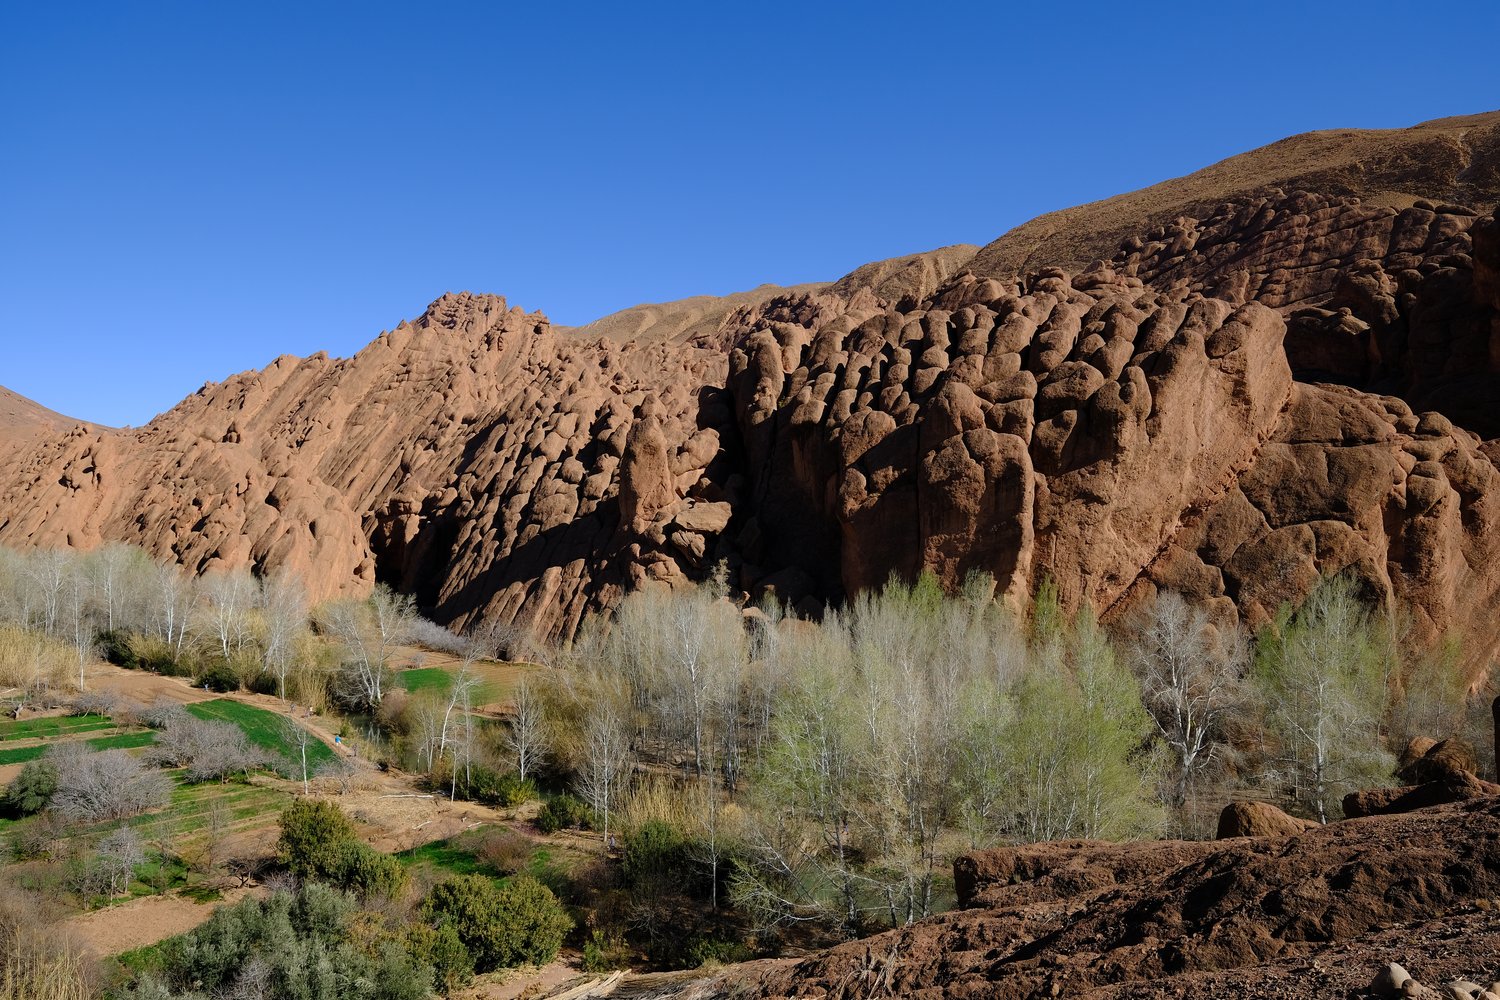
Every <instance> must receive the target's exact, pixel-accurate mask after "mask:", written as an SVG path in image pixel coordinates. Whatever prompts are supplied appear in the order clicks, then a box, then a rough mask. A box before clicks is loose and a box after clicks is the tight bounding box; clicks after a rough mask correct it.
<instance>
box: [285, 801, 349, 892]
mask: <svg viewBox="0 0 1500 1000" xmlns="http://www.w3.org/2000/svg"><path fill="white" fill-rule="evenodd" d="M352 840H354V824H353V823H351V822H350V821H349V817H348V816H345V815H344V811H343V810H342V809H340V808H339V807H338V806H336V805H334V804H333V803H332V802H320V801H317V800H315V799H298V800H297V801H296V802H293V803H292V804H291V805H289V806H287V807H286V809H284V810H283V811H282V813H281V839H280V840H279V841H277V842H276V856H277V857H278V858H279V859H280V860H281V863H282V864H284V865H286V866H287V867H288V868H289V869H291V871H292V874H294V875H300V876H302V877H303V878H319V877H326V876H327V875H328V874H329V873H330V872H334V871H337V870H338V867H339V864H340V862H341V860H342V852H343V848H344V844H345V843H347V842H349V841H352Z"/></svg>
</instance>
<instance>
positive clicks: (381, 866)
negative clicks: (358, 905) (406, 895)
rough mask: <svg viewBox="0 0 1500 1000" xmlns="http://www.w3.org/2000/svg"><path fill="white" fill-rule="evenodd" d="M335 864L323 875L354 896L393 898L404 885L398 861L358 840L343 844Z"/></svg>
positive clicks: (404, 879)
mask: <svg viewBox="0 0 1500 1000" xmlns="http://www.w3.org/2000/svg"><path fill="white" fill-rule="evenodd" d="M336 863H337V868H336V869H335V870H334V871H330V872H325V873H324V874H325V875H327V876H328V877H329V878H331V879H333V881H334V882H335V883H336V884H337V885H339V886H341V887H342V888H344V889H346V890H348V891H350V892H352V893H354V894H355V895H357V896H361V897H364V898H367V899H368V898H370V897H372V896H384V897H386V898H388V899H389V898H394V897H395V896H396V895H398V894H399V893H400V892H401V890H402V889H403V888H405V886H406V879H407V872H406V868H405V866H404V865H402V864H401V862H400V861H398V860H396V858H394V857H392V856H391V855H389V854H381V853H380V852H379V851H377V850H375V848H373V847H371V846H370V845H369V844H365V843H361V842H360V841H358V840H346V841H345V842H344V845H343V847H342V848H341V849H340V851H339V856H338V861H337V862H336Z"/></svg>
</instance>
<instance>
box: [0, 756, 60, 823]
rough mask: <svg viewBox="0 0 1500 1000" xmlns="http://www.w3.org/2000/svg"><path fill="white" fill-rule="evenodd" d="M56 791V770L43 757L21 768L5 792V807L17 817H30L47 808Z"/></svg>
mask: <svg viewBox="0 0 1500 1000" xmlns="http://www.w3.org/2000/svg"><path fill="white" fill-rule="evenodd" d="M56 791H57V768H56V766H54V765H53V763H52V762H51V761H50V760H47V759H46V758H45V757H43V758H42V759H40V760H33V761H31V762H30V763H28V764H27V765H26V766H25V767H23V768H21V773H20V774H18V775H16V777H15V779H14V780H12V781H11V783H10V787H8V788H7V789H6V790H5V806H6V808H7V809H9V810H10V811H11V812H12V813H14V814H15V815H17V816H31V815H34V814H35V813H39V812H41V811H42V810H43V809H45V808H47V805H48V803H50V802H51V801H52V796H53V794H54V793H55V792H56Z"/></svg>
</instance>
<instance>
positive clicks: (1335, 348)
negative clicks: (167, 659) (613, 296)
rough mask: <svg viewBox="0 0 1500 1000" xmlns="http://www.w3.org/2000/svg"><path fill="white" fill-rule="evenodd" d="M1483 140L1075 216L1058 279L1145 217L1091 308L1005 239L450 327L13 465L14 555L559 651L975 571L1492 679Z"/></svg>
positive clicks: (491, 301)
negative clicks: (144, 571) (23, 548)
mask: <svg viewBox="0 0 1500 1000" xmlns="http://www.w3.org/2000/svg"><path fill="white" fill-rule="evenodd" d="M1497 136H1500V131H1497V125H1496V122H1495V121H1494V120H1492V119H1491V118H1487V117H1486V118H1478V119H1466V120H1462V121H1453V122H1447V123H1431V124H1429V125H1427V126H1422V127H1420V128H1418V129H1415V130H1410V134H1407V133H1404V132H1403V133H1400V134H1394V133H1381V134H1378V135H1372V136H1369V137H1365V138H1364V139H1361V138H1358V137H1355V138H1349V137H1344V138H1342V139H1340V141H1339V144H1338V148H1337V149H1334V148H1333V147H1331V146H1330V145H1329V142H1328V141H1326V140H1327V137H1326V136H1314V137H1310V138H1308V139H1307V141H1305V142H1294V143H1291V144H1290V145H1283V144H1278V146H1277V147H1270V148H1269V149H1268V150H1262V151H1257V152H1256V153H1254V154H1247V156H1248V159H1246V160H1244V162H1242V163H1240V164H1239V166H1237V167H1235V168H1234V169H1228V168H1227V167H1226V166H1225V165H1222V164H1221V165H1219V166H1217V167H1214V168H1210V169H1209V170H1207V171H1204V172H1203V173H1202V174H1201V175H1194V177H1192V178H1185V179H1183V180H1181V181H1175V182H1171V183H1170V184H1168V185H1164V186H1160V187H1159V188H1156V189H1150V191H1148V192H1144V193H1142V198H1134V199H1133V198H1132V197H1126V198H1124V199H1123V200H1119V199H1117V200H1112V201H1111V202H1108V203H1102V205H1103V206H1104V207H1101V206H1086V207H1085V209H1080V210H1077V212H1076V213H1075V214H1074V216H1069V217H1068V218H1070V219H1072V220H1073V221H1072V222H1069V223H1068V225H1072V226H1074V229H1073V230H1070V231H1069V233H1071V235H1070V234H1069V233H1064V232H1063V230H1061V229H1056V230H1055V231H1054V232H1053V236H1048V237H1047V238H1046V239H1044V240H1042V241H1041V242H1040V243H1037V244H1036V246H1037V247H1046V246H1051V247H1053V248H1054V249H1055V251H1056V254H1057V259H1059V260H1070V259H1071V257H1070V255H1071V254H1072V253H1073V250H1076V249H1077V248H1079V247H1083V246H1085V245H1087V246H1089V247H1092V246H1094V245H1095V243H1097V241H1098V240H1099V239H1100V238H1102V237H1101V236H1100V234H1101V233H1106V232H1107V231H1108V227H1107V226H1104V227H1103V228H1100V227H1099V226H1096V225H1095V223H1096V222H1098V221H1099V220H1100V219H1104V218H1106V216H1107V217H1108V219H1112V220H1115V222H1119V221H1120V220H1122V219H1124V218H1126V217H1127V216H1129V215H1130V212H1129V211H1126V210H1125V208H1122V206H1125V207H1126V208H1128V206H1131V205H1134V206H1136V208H1135V209H1132V210H1131V211H1135V215H1134V216H1133V217H1134V218H1135V220H1136V221H1135V230H1134V232H1135V233H1136V234H1137V235H1136V236H1135V237H1133V238H1127V239H1126V240H1125V243H1124V246H1123V247H1122V248H1121V249H1120V250H1119V252H1118V254H1116V255H1115V257H1114V259H1113V260H1112V262H1111V263H1110V264H1108V265H1104V264H1100V265H1099V266H1096V267H1092V268H1089V269H1087V270H1085V271H1083V272H1082V273H1067V272H1064V271H1061V270H1056V269H1052V268H1047V269H1043V270H1040V271H1036V272H1035V273H1031V274H1027V275H1025V276H1022V277H1016V276H1014V275H1013V274H1012V273H1010V272H1008V271H1006V270H1005V268H1004V267H1003V266H1002V264H1003V262H1004V261H1005V260H1010V259H1011V258H1012V257H1013V256H1014V254H1012V253H1011V250H1007V249H1005V248H1006V247H1010V248H1012V249H1014V248H1015V247H1016V246H1019V244H1018V243H1017V240H1018V239H1020V236H1018V235H1017V233H1013V234H1010V235H1008V236H1007V237H1005V238H1003V239H1002V240H1000V241H997V243H996V244H992V245H991V246H990V247H988V248H986V249H985V251H983V252H981V253H980V254H979V255H978V256H977V257H974V258H973V259H970V250H969V248H964V247H954V248H946V249H945V250H942V251H934V252H933V253H931V254H927V255H918V256H916V257H914V258H903V259H901V260H898V261H893V262H883V263H881V264H877V265H868V266H867V267H865V268H861V269H859V270H858V271H856V272H854V273H853V274H851V275H849V276H848V277H846V278H845V279H843V280H842V281H840V282H838V283H836V284H834V285H831V286H815V287H805V288H802V289H800V290H797V289H789V290H784V291H779V290H770V289H758V290H756V291H754V292H751V293H745V294H744V295H742V296H739V297H731V298H730V299H728V300H706V299H700V300H689V301H688V302H685V303H675V304H667V305H664V306H652V307H640V308H638V309H636V310H629V311H627V313H625V314H621V315H620V316H618V317H615V318H611V319H608V320H605V321H600V323H598V324H592V325H591V327H589V328H584V329H583V330H580V331H560V330H557V329H554V328H552V327H551V326H550V324H549V323H548V322H547V320H546V319H545V318H544V317H542V316H541V315H539V314H527V313H523V312H522V311H521V310H519V309H513V308H510V307H509V306H507V304H506V303H505V302H504V300H503V299H499V298H495V297H492V296H473V295H469V294H467V293H466V294H463V295H450V296H444V297H443V298H441V299H439V300H438V301H437V302H435V303H433V305H432V306H431V307H430V308H429V309H428V310H427V312H426V313H425V314H424V315H423V316H422V317H421V318H420V319H418V320H417V321H416V322H415V323H403V324H402V325H400V326H399V327H397V328H396V329H395V330H393V331H391V332H389V333H386V334H382V335H381V336H380V338H378V339H377V340H376V341H375V342H374V343H372V344H371V345H370V346H369V347H367V348H366V349H365V350H363V351H361V352H360V353H359V354H358V355H356V356H355V357H353V358H351V359H348V360H333V359H330V358H327V357H325V356H322V355H319V356H315V357H312V358H308V359H305V360H298V359H294V358H282V359H279V360H278V361H276V362H275V363H273V364H272V365H271V366H270V367H268V368H266V369H265V370H263V371H260V372H253V373H246V374H244V375H240V376H236V377H235V378H232V379H230V380H228V381H226V382H224V383H222V384H218V385H210V386H205V387H204V389H203V390H201V391H200V392H199V393H198V394H197V395H195V396H193V397H191V398H189V399H188V400H186V401H184V402H183V403H182V404H181V405H179V406H178V407H176V408H175V409H173V410H172V411H170V412H169V413H167V414H164V415H163V416H162V417H160V418H158V419H157V420H156V421H153V422H152V424H151V425H150V426H148V427H146V428H144V429H140V430H122V431H107V430H101V429H98V428H79V429H73V430H57V429H53V430H44V431H42V432H40V433H37V434H35V435H28V436H26V437H25V438H20V437H13V438H12V441H13V442H14V443H13V444H12V445H11V446H10V447H9V448H8V449H3V448H0V543H3V544H60V543H67V544H72V545H78V546H91V545H95V544H98V543H99V542H101V541H103V540H105V539H120V540H125V541H132V542H136V543H139V544H142V545H144V546H145V547H146V548H147V549H149V550H150V551H152V552H153V553H154V554H156V555H157V556H159V557H163V558H174V559H177V560H179V561H181V562H182V563H184V564H185V565H188V566H190V567H192V568H194V569H196V570H207V569H210V568H212V567H215V566H219V565H248V566H251V567H253V568H256V569H271V568H275V567H280V566H287V567H290V568H293V569H296V570H299V571H301V572H302V573H303V574H304V575H306V576H307V577H308V579H309V582H310V584H311V586H312V589H313V591H314V592H315V593H317V594H319V595H327V594H333V593H339V592H345V591H351V590H359V589H361V588H367V587H369V586H370V585H371V584H372V583H373V582H374V581H375V580H377V579H380V580H385V581H388V582H390V583H392V584H393V585H395V586H397V587H400V588H402V589H405V590H407V591H410V592H412V593H414V594H416V595H417V597H418V599H419V601H420V603H421V604H422V605H423V606H424V608H426V609H427V610H428V611H429V612H430V613H431V614H433V615H434V616H435V617H437V618H438V619H439V620H442V621H445V622H457V623H464V622H467V621H470V620H473V619H476V618H480V617H483V618H489V619H497V620H502V621H510V620H514V619H518V618H519V619H526V620H529V621H531V622H533V623H534V624H535V625H536V627H537V628H538V630H539V631H541V632H543V633H545V634H549V635H554V636H555V635H566V634H569V633H571V632H572V631H573V630H574V629H575V628H576V627H577V624H578V622H579V621H580V620H581V618H582V616H583V615H584V614H585V613H586V612H588V611H589V610H598V609H607V608H609V607H611V606H613V605H614V604H615V603H616V602H617V601H618V599H619V597H620V595H621V594H622V593H623V592H624V590H625V589H626V588H628V587H631V586H635V585H638V584H640V583H642V582H644V581H646V580H662V581H666V582H677V581H681V580H685V579H689V578H693V577H699V576H703V575H705V574H707V573H708V572H710V570H711V569H712V567H713V566H714V565H716V564H717V563H720V562H723V563H725V564H726V565H727V567H728V569H729V571H730V574H731V579H732V581H733V582H735V583H737V584H738V585H739V586H741V587H742V588H743V589H744V590H746V591H748V592H750V593H752V594H759V593H761V592H774V593H775V594H777V595H778V596H779V597H781V598H784V599H786V600H788V601H790V602H792V603H794V604H796V605H797V606H798V607H799V609H800V610H802V611H804V612H814V611H816V610H817V608H818V607H819V606H820V605H821V603H822V602H824V601H828V600H838V599H840V598H841V597H842V596H844V595H845V594H847V593H849V592H850V591H853V590H857V589H859V588H863V587H869V586H874V585H878V584H879V583H881V582H883V581H884V580H885V579H886V577H887V576H888V575H889V574H891V573H892V572H896V573H902V574H906V575H911V574H914V573H916V572H918V571H920V570H923V569H931V570H934V571H935V572H937V573H938V574H939V575H940V576H941V577H942V578H943V579H944V580H945V581H947V582H949V583H957V582H958V581H959V580H960V579H961V578H962V577H963V576H964V575H965V574H966V573H968V572H970V571H972V570H983V571H986V572H989V573H992V574H993V575H994V576H995V577H996V578H997V579H998V580H999V581H1000V583H1001V585H1002V588H1003V590H1004V591H1005V592H1006V593H1008V594H1009V595H1010V596H1011V597H1012V598H1014V599H1016V600H1021V599H1023V598H1024V596H1025V595H1026V594H1028V593H1029V592H1030V591H1031V590H1032V589H1033V588H1034V587H1035V586H1036V585H1037V583H1038V582H1039V581H1040V580H1041V579H1042V578H1043V577H1044V576H1050V577H1052V578H1054V579H1055V580H1056V581H1057V583H1058V586H1059V589H1060V591H1061V594H1062V597H1063V599H1064V601H1065V602H1066V603H1067V604H1068V605H1069V606H1079V605H1082V604H1084V603H1089V604H1092V605H1093V606H1094V607H1095V608H1097V609H1099V610H1100V611H1102V612H1105V613H1115V614H1119V613H1123V612H1124V611H1125V610H1126V609H1128V608H1129V607H1130V605H1131V604H1132V602H1134V601H1137V600H1140V599H1141V598H1143V597H1145V596H1147V595H1149V594H1150V593H1151V592H1152V591H1153V590H1154V589H1157V588H1163V587H1170V588H1173V589H1179V590H1182V591H1185V592H1187V593H1188V594H1190V595H1192V596H1194V597H1196V598H1198V599H1200V600H1204V601H1209V602H1214V603H1215V604H1217V606H1218V607H1219V609H1220V610H1221V612H1222V613H1223V614H1226V615H1227V614H1231V613H1234V612H1235V611H1236V610H1237V611H1238V613H1239V614H1241V615H1242V616H1243V617H1244V618H1245V619H1246V620H1248V621H1249V622H1251V623H1258V622H1260V621H1262V620H1264V619H1265V618H1266V616H1267V615H1269V614H1270V613H1271V612H1272V611H1273V610H1274V609H1275V608H1276V607H1277V606H1279V605H1280V604H1281V603H1282V602H1284V601H1287V600H1296V599H1297V598H1299V597H1300V596H1302V594H1304V593H1305V592H1306V591H1307V589H1308V588H1310V587H1311V586H1312V584H1313V583H1314V581H1316V579H1317V578H1318V577H1319V575H1320V574H1327V573H1331V572H1337V571H1342V570H1352V571H1353V572H1355V573H1356V574H1358V575H1359V576H1360V577H1361V578H1362V579H1363V580H1364V581H1365V583H1366V585H1367V588H1368V590H1369V591H1370V593H1371V594H1373V595H1375V596H1378V597H1384V598H1388V599H1401V600H1403V601H1406V602H1408V603H1409V604H1410V605H1411V606H1412V607H1413V608H1414V609H1415V610H1416V617H1417V624H1418V626H1419V627H1420V628H1424V629H1426V630H1427V632H1428V634H1429V635H1435V634H1436V633H1437V632H1438V631H1439V630H1442V629H1444V628H1447V627H1449V626H1451V625H1453V624H1455V623H1459V622H1477V623H1480V634H1479V635H1478V636H1477V637H1476V638H1477V639H1478V640H1479V642H1478V643H1476V644H1475V646H1474V648H1473V655H1474V657H1475V659H1476V662H1477V661H1479V660H1481V659H1482V658H1484V657H1485V656H1486V655H1487V654H1488V653H1490V652H1492V651H1493V650H1494V649H1495V648H1497V647H1500V630H1494V629H1493V627H1492V626H1490V625H1489V623H1491V622H1494V621H1495V620H1496V619H1497V616H1496V611H1497V608H1500V574H1497V573H1496V572H1495V571H1494V570H1493V569H1491V567H1492V566H1494V565H1496V564H1497V559H1496V556H1497V555H1500V552H1497V551H1496V547H1497V546H1500V532H1497V531H1496V530H1495V529H1496V527H1497V525H1496V523H1495V521H1496V518H1497V517H1500V512H1497V511H1500V506H1497V503H1496V501H1494V500H1493V499H1492V496H1493V494H1494V493H1495V490H1496V488H1497V486H1500V481H1497V472H1496V468H1495V464H1494V462H1493V461H1492V456H1493V455H1495V454H1497V452H1496V450H1495V449H1496V447H1497V446H1496V445H1495V444H1493V443H1489V442H1486V441H1485V440H1482V436H1485V437H1487V436H1489V435H1491V434H1500V417H1497V416H1495V414H1494V412H1493V410H1494V408H1493V405H1492V403H1491V400H1492V399H1493V398H1494V396H1493V392H1494V390H1495V389H1496V388H1500V384H1497V383H1496V381H1495V380H1496V379H1497V378H1500V348H1496V349H1494V350H1493V351H1492V350H1491V347H1490V342H1491V340H1495V341H1496V342H1497V343H1500V320H1497V307H1500V235H1497V231H1500V230H1497V226H1496V224H1495V222H1494V221H1493V220H1492V219H1489V218H1484V217H1480V216H1478V215H1476V214H1475V212H1476V210H1478V209H1479V208H1481V207H1485V206H1479V205H1477V204H1475V202H1476V201H1477V200H1479V199H1482V198H1485V197H1493V195H1494V194H1495V193H1496V192H1497V191H1500V170H1496V169H1494V167H1495V158H1494V155H1493V154H1495V152H1496V149H1497V148H1500V147H1497V146H1496V141H1497ZM1299 151H1300V152H1299ZM1444 151H1448V152H1444ZM1449 152H1451V153H1452V155H1448V153H1449ZM1299 156H1301V157H1302V159H1300V160H1299V159H1298V157H1299ZM1233 162H1235V161H1231V163H1233ZM1424 163H1425V164H1426V166H1425V167H1424V166H1423V164H1424ZM1247 164H1248V166H1247ZM1252 167H1253V169H1252ZM1424 169H1425V173H1424ZM1288 181H1297V182H1298V183H1302V184H1305V185H1306V186H1308V187H1310V188H1312V189H1313V192H1312V193H1308V192H1293V193H1292V194H1284V193H1282V192H1281V191H1280V190H1279V189H1278V188H1277V187H1276V186H1275V185H1276V184H1277V183H1286V182H1288ZM1174 192H1175V193H1174ZM1402 192H1405V193H1402ZM1421 194H1427V195H1428V196H1430V197H1441V198H1444V199H1446V200H1447V201H1455V200H1462V199H1468V201H1469V207H1463V206H1462V205H1459V204H1444V203H1443V202H1431V203H1429V202H1423V201H1421V200H1420V199H1419V198H1418V197H1417V195H1421ZM1148 195H1149V197H1147V196H1148ZM1359 196H1365V197H1367V199H1368V200H1367V201H1366V202H1360V201H1358V200H1357V198H1358V197H1359ZM1106 208H1107V211H1106V210H1105V209H1106ZM1168 209H1171V210H1172V212H1173V214H1171V215H1170V216H1165V217H1164V216H1163V214H1162V213H1164V212H1166V211H1167V210H1168ZM1100 211H1105V215H1104V216H1100V215H1099V214H1098V213H1099V212H1100ZM1121 212H1124V214H1123V215H1121V214H1120V213H1121ZM1060 219H1061V217H1058V218H1054V219H1053V223H1058V222H1059V221H1060ZM1091 219H1092V220H1094V222H1090V221H1089V220H1091ZM1061 221H1066V220H1061ZM1115 222H1110V225H1114V224H1115ZM1053 223H1049V225H1051V224H1053ZM1090 226H1093V227H1094V228H1092V229H1090V228H1089V227H1090ZM1023 228H1025V227H1023ZM1064 228H1066V227H1064ZM1027 231H1028V232H1033V230H1027ZM1017 232H1018V233H1019V232H1020V231H1017ZM1054 237H1055V238H1054ZM1028 238H1029V237H1028ZM1114 238H1115V239H1116V241H1117V242H1118V236H1116V237H1114ZM1059 241H1061V242H1059ZM1069 248H1072V249H1069ZM1001 251H1004V252H1001ZM1026 253H1027V254H1030V253H1031V251H1029V250H1028V251H1026ZM1008 255H1009V256H1008ZM1023 256H1024V255H1023ZM1100 256H1108V253H1107V252H1106V253H1103V254H1100ZM1027 259H1030V258H1029V257H1028V258H1027ZM965 265H967V266H969V267H970V268H971V269H972V272H973V273H970V272H958V271H957V269H958V268H960V267H962V266H965ZM1294 379H1296V381H1294ZM1317 379H1324V380H1333V381H1336V382H1339V383H1342V384H1341V385H1329V384H1311V383H1310V381H1309V380H1317ZM1424 410H1433V411H1437V412H1424ZM1475 431H1478V433H1477V434H1476V433H1475Z"/></svg>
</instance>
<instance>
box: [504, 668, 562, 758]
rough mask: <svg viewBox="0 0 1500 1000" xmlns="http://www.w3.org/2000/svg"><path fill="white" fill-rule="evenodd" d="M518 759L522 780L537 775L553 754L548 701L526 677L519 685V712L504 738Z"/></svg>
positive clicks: (516, 695) (516, 701) (514, 715)
mask: <svg viewBox="0 0 1500 1000" xmlns="http://www.w3.org/2000/svg"><path fill="white" fill-rule="evenodd" d="M502 739H503V740H504V741H505V746H506V749H508V750H509V751H510V752H511V756H512V758H513V759H514V760H515V762H516V770H517V772H519V774H520V776H521V780H522V781H525V780H526V779H527V778H529V777H532V776H534V775H535V773H536V770H537V768H539V767H540V766H541V765H542V764H544V763H546V761H547V758H548V756H549V755H550V754H551V748H552V743H551V732H550V727H549V725H548V722H547V715H546V709H545V703H544V701H543V699H542V697H541V695H540V693H539V692H538V691H537V688H536V685H535V683H533V682H532V681H531V680H529V679H525V678H523V679H522V680H521V683H519V684H518V685H516V693H515V712H514V714H513V715H512V716H511V719H510V725H509V726H507V727H506V729H505V734H504V736H503V737H502Z"/></svg>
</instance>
